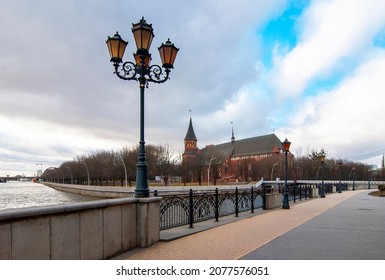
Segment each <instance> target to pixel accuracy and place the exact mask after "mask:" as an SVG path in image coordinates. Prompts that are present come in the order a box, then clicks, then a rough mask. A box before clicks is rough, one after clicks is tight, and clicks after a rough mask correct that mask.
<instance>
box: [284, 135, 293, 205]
mask: <svg viewBox="0 0 385 280" xmlns="http://www.w3.org/2000/svg"><path fill="white" fill-rule="evenodd" d="M290 145H291V142H289V141H288V140H287V138H286V139H285V141H284V142H283V143H282V146H283V151H284V152H285V187H284V188H283V203H282V208H283V209H290V205H289V189H288V186H287V153H288V152H289V149H290Z"/></svg>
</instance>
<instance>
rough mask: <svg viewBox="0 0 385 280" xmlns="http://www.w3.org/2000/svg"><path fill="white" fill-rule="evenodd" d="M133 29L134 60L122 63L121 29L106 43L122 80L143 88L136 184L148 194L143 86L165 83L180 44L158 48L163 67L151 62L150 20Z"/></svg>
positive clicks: (139, 194)
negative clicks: (132, 81) (177, 46)
mask: <svg viewBox="0 0 385 280" xmlns="http://www.w3.org/2000/svg"><path fill="white" fill-rule="evenodd" d="M132 33H133V35H134V38H135V43H136V47H137V51H136V53H134V59H135V63H133V62H130V61H126V62H124V63H123V64H122V65H121V63H122V62H123V60H122V58H123V55H124V51H125V49H126V46H127V43H128V42H126V41H124V40H123V39H122V38H121V37H120V35H119V34H118V32H116V33H115V35H114V36H113V37H108V39H107V41H106V43H107V46H108V50H109V53H110V57H111V60H110V61H111V62H112V63H113V65H114V68H115V72H114V74H116V76H118V77H119V78H120V79H122V80H127V81H129V80H134V81H138V82H139V89H140V140H139V152H138V161H137V164H136V188H135V197H149V196H150V189H149V187H148V180H147V162H146V152H145V141H144V88H145V87H146V86H148V84H149V82H153V83H158V84H160V83H164V82H165V81H167V80H168V79H169V74H170V71H171V69H172V68H173V65H174V61H175V58H176V55H177V53H178V50H179V49H178V48H176V47H175V46H174V44H173V43H171V41H170V40H167V41H166V43H164V44H162V45H161V46H160V47H159V48H158V50H159V54H160V57H161V59H162V67H161V66H159V65H150V62H151V54H150V53H149V50H150V47H151V43H152V39H153V38H154V32H153V28H152V25H151V24H148V23H147V22H146V21H145V20H144V18H142V19H141V20H140V21H139V22H138V23H135V24H132Z"/></svg>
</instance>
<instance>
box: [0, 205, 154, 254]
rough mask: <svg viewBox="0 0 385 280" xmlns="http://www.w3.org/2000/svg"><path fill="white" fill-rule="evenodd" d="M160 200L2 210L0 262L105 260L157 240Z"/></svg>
mask: <svg viewBox="0 0 385 280" xmlns="http://www.w3.org/2000/svg"><path fill="white" fill-rule="evenodd" d="M160 201H161V198H148V199H137V198H118V199H109V200H99V201H91V202H83V203H73V204H67V205H55V206H43V207H30V208H22V209H10V210H3V211H1V212H0V248H1V250H0V259H3V260H7V259H8V260H9V259H19V260H20V259H24V260H32V259H39V260H45V259H71V260H76V259H88V260H90V259H107V258H111V257H112V256H114V255H116V254H119V253H122V252H126V251H128V250H131V249H133V248H135V247H148V246H150V245H152V244H154V243H155V242H157V241H159V206H160Z"/></svg>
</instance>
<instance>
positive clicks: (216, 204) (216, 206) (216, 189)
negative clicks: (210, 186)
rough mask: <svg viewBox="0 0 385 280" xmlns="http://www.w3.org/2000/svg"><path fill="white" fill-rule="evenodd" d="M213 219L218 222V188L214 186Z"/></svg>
mask: <svg viewBox="0 0 385 280" xmlns="http://www.w3.org/2000/svg"><path fill="white" fill-rule="evenodd" d="M215 221H216V222H219V194H218V188H215Z"/></svg>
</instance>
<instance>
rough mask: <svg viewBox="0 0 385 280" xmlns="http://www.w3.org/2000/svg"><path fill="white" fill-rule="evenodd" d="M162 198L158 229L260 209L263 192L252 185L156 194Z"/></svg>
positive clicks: (190, 224) (262, 204) (191, 224)
mask: <svg viewBox="0 0 385 280" xmlns="http://www.w3.org/2000/svg"><path fill="white" fill-rule="evenodd" d="M155 195H161V196H162V197H163V200H162V202H161V205H160V229H161V230H164V229H169V228H173V227H178V226H183V225H189V226H190V227H191V228H192V227H193V224H194V223H197V222H203V221H207V220H211V219H215V220H216V221H218V220H219V218H220V217H223V216H227V215H232V214H235V216H238V214H239V213H240V212H246V211H251V212H254V210H255V209H258V208H263V206H264V195H263V192H262V191H261V190H259V189H258V190H255V188H254V187H251V188H247V189H244V188H242V189H238V188H235V190H234V189H233V190H218V188H217V189H215V191H214V190H213V191H204V192H201V191H193V190H190V191H189V193H188V194H186V193H185V194H181V193H178V194H171V195H170V194H166V193H164V194H158V192H155Z"/></svg>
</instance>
